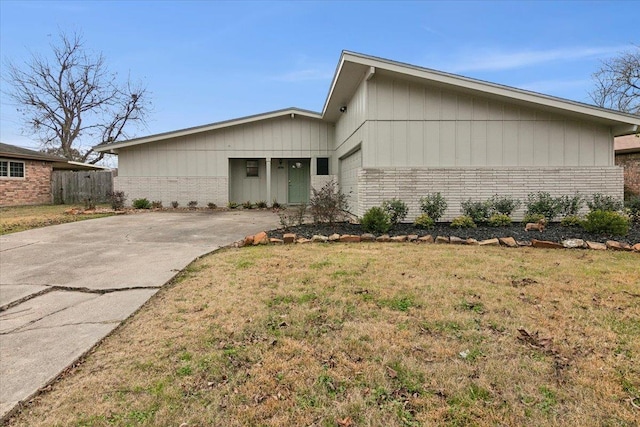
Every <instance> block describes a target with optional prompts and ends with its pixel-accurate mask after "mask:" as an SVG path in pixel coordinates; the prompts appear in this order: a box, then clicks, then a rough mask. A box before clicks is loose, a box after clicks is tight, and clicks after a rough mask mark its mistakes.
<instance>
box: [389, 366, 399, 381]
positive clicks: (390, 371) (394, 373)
mask: <svg viewBox="0 0 640 427" xmlns="http://www.w3.org/2000/svg"><path fill="white" fill-rule="evenodd" d="M387 375H389V377H390V378H398V373H397V372H396V371H395V369H393V368H391V367H389V366H387Z"/></svg>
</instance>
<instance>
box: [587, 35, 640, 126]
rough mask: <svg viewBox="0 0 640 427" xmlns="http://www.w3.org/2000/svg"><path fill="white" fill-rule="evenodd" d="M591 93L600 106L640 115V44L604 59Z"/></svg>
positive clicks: (594, 76) (596, 74) (595, 74)
mask: <svg viewBox="0 0 640 427" xmlns="http://www.w3.org/2000/svg"><path fill="white" fill-rule="evenodd" d="M593 80H594V82H595V88H594V89H593V91H591V93H590V94H589V95H590V96H591V99H592V100H593V102H595V103H596V105H599V106H600V107H606V108H611V109H614V110H619V111H624V112H627V113H631V114H637V115H640V46H634V49H632V50H630V51H627V52H623V53H622V54H621V55H620V56H617V57H615V58H610V59H607V60H605V61H602V66H601V67H600V69H599V70H598V71H596V72H595V73H594V74H593Z"/></svg>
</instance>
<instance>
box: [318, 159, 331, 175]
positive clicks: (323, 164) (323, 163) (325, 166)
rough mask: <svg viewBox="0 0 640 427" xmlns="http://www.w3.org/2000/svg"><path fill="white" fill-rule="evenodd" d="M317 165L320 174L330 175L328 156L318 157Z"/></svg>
mask: <svg viewBox="0 0 640 427" xmlns="http://www.w3.org/2000/svg"><path fill="white" fill-rule="evenodd" d="M316 166H317V168H316V169H317V174H318V175H329V158H328V157H318V158H317V159H316Z"/></svg>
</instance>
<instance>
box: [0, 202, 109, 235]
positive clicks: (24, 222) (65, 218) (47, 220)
mask: <svg viewBox="0 0 640 427" xmlns="http://www.w3.org/2000/svg"><path fill="white" fill-rule="evenodd" d="M97 206H98V207H100V208H108V207H109V205H97ZM74 207H76V208H77V209H80V210H81V209H82V208H81V207H80V206H73V205H38V206H10V207H0V235H3V234H9V233H16V232H18V231H25V230H30V229H32V228H40V227H46V226H47V225H55V224H65V223H67V222H74V221H82V220H85V219H94V218H102V217H105V216H111V215H113V214H111V213H95V214H83V215H68V214H65V213H64V211H66V210H68V209H71V208H74Z"/></svg>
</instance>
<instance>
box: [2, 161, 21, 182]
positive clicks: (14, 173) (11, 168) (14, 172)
mask: <svg viewBox="0 0 640 427" xmlns="http://www.w3.org/2000/svg"><path fill="white" fill-rule="evenodd" d="M24 169H25V168H24V162H14V161H13V160H0V178H18V179H21V178H24Z"/></svg>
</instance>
